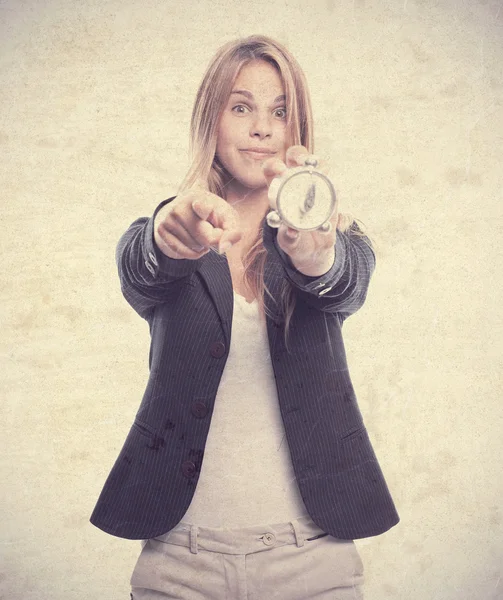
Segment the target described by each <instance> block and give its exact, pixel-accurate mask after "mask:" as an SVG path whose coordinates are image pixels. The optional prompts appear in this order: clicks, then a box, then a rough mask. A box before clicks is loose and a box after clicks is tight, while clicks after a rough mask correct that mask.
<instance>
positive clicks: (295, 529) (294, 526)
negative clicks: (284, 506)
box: [290, 519, 304, 548]
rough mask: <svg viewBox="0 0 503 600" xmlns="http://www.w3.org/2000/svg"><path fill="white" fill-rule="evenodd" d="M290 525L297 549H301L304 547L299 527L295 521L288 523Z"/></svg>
mask: <svg viewBox="0 0 503 600" xmlns="http://www.w3.org/2000/svg"><path fill="white" fill-rule="evenodd" d="M290 525H291V526H292V529H293V532H294V534H295V542H296V543H297V548H302V546H303V545H304V536H303V535H302V532H301V530H300V525H299V522H298V521H297V519H294V520H293V521H290Z"/></svg>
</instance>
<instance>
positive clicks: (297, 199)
mask: <svg viewBox="0 0 503 600" xmlns="http://www.w3.org/2000/svg"><path fill="white" fill-rule="evenodd" d="M276 206H277V211H278V213H279V216H280V217H281V220H282V221H283V222H284V223H286V224H287V225H289V226H290V227H293V228H295V229H303V230H311V229H318V228H319V227H320V226H321V225H322V224H323V223H325V222H326V221H328V220H329V219H330V217H331V216H332V214H333V212H334V209H335V190H334V187H333V185H332V183H331V182H330V180H329V179H328V177H326V176H325V175H323V174H322V173H320V172H318V171H314V170H312V169H302V170H299V171H297V172H296V173H292V174H291V175H290V176H289V177H286V178H285V180H284V181H283V182H282V183H281V185H280V187H279V189H278V192H277V194H276Z"/></svg>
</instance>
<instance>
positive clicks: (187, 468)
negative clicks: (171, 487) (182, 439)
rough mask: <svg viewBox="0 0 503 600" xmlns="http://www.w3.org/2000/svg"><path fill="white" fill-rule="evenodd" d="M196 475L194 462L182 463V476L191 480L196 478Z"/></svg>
mask: <svg viewBox="0 0 503 600" xmlns="http://www.w3.org/2000/svg"><path fill="white" fill-rule="evenodd" d="M195 474H196V465H195V464H194V463H193V462H192V461H190V460H186V461H185V462H184V463H182V475H183V476H184V477H188V478H189V479H190V478H191V477H194V475H195Z"/></svg>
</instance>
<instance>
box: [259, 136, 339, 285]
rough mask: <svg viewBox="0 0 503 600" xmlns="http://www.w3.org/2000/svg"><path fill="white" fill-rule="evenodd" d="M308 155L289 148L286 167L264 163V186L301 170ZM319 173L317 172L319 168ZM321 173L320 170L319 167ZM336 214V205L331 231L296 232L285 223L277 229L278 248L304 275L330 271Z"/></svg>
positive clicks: (276, 162)
mask: <svg viewBox="0 0 503 600" xmlns="http://www.w3.org/2000/svg"><path fill="white" fill-rule="evenodd" d="M310 156H311V155H310V154H309V152H308V151H307V150H306V148H304V147H303V146H292V147H290V148H289V149H288V150H287V152H286V159H285V160H286V164H285V163H284V162H283V161H282V160H279V159H277V158H272V159H269V160H267V161H266V162H265V163H264V164H263V168H264V175H265V178H266V180H267V184H268V185H270V184H271V182H272V180H273V179H274V178H275V177H279V176H281V175H283V174H284V173H285V171H286V169H288V168H292V167H300V166H303V165H304V163H305V160H306V158H308V157H310ZM319 170H320V169H319ZM321 170H322V171H323V168H321ZM338 219H339V214H338V210H337V205H336V208H335V210H334V213H333V215H332V216H331V218H330V224H331V226H332V227H331V229H330V231H329V232H327V233H324V232H322V231H317V230H314V231H299V230H297V229H293V228H291V227H288V226H287V225H285V224H284V223H282V224H281V226H280V227H279V229H278V237H277V241H278V245H279V247H280V248H281V249H282V250H283V252H285V253H286V254H288V256H289V257H290V260H291V261H292V264H293V266H294V267H295V268H296V269H297V271H300V272H301V273H303V274H304V275H307V276H311V277H318V276H321V275H324V274H325V273H326V272H327V271H329V270H330V268H331V267H332V265H333V264H334V260H335V241H336V235H337V222H338Z"/></svg>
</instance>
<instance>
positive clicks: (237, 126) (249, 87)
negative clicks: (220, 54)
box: [216, 60, 288, 189]
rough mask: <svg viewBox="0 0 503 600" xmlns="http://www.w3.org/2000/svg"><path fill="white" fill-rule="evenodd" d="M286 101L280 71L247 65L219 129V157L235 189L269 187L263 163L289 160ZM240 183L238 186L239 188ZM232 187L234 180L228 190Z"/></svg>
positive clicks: (257, 62)
mask: <svg viewBox="0 0 503 600" xmlns="http://www.w3.org/2000/svg"><path fill="white" fill-rule="evenodd" d="M287 147H288V145H287V128H286V100H285V92H284V89H283V85H282V83H281V79H280V77H279V74H278V71H277V70H276V69H275V68H274V67H273V66H272V65H271V64H269V63H268V62H265V61H263V60H255V61H252V62H250V63H248V64H247V65H245V66H244V67H243V68H242V69H241V71H240V72H239V74H238V76H237V77H236V81H235V82H234V85H233V87H232V92H231V95H230V97H229V100H228V101H227V104H226V106H225V108H224V111H223V114H222V117H221V119H220V124H219V128H218V138H217V151H216V154H217V156H218V158H219V159H220V162H221V163H222V165H223V166H224V167H225V169H226V170H227V171H228V173H229V174H230V175H231V177H232V178H233V180H234V182H235V186H234V187H239V188H242V187H244V188H248V189H257V188H263V187H266V185H267V183H266V180H265V178H264V175H263V172H262V163H263V162H264V161H265V160H267V159H268V158H271V157H272V156H275V157H277V158H280V159H281V160H283V161H284V160H285V152H286V149H287ZM236 184H237V185H236ZM230 186H232V180H231V182H229V183H228V185H227V189H229V187H230Z"/></svg>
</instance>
